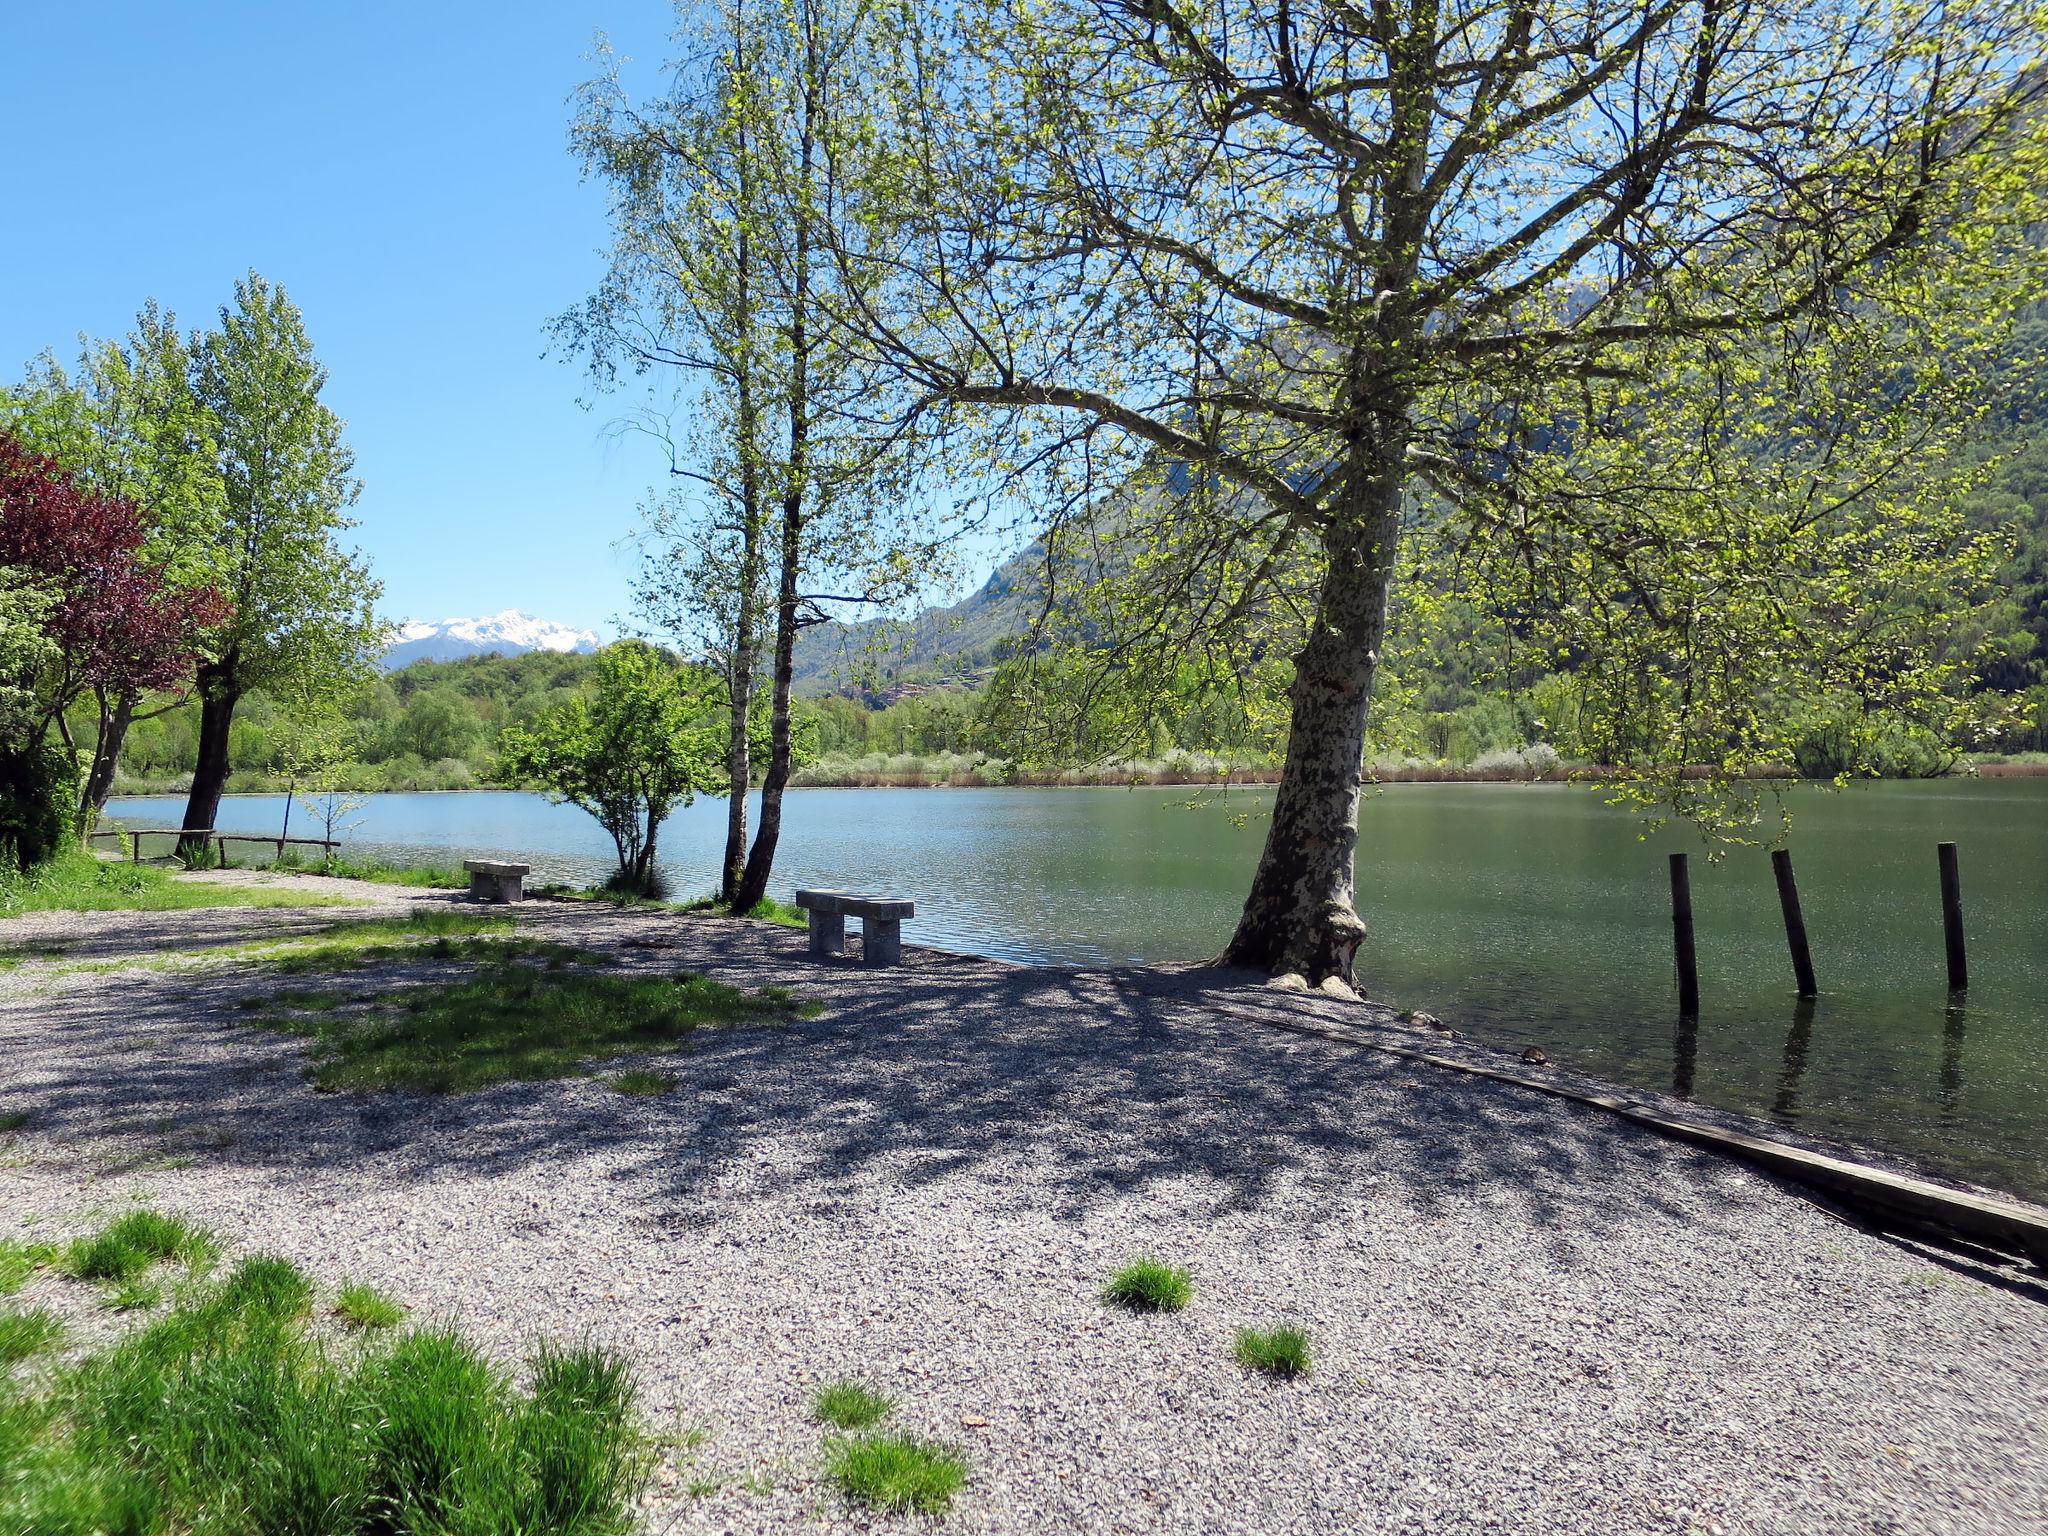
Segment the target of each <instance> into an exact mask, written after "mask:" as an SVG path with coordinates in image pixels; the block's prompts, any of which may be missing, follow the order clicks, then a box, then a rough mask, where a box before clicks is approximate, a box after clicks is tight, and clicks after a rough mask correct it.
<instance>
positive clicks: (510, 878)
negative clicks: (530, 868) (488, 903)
mask: <svg viewBox="0 0 2048 1536" xmlns="http://www.w3.org/2000/svg"><path fill="white" fill-rule="evenodd" d="M525 895H526V877H525V876H524V875H500V876H498V900H500V901H504V902H513V901H519V900H522V899H523V898H524V897H525Z"/></svg>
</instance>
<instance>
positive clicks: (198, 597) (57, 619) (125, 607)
mask: <svg viewBox="0 0 2048 1536" xmlns="http://www.w3.org/2000/svg"><path fill="white" fill-rule="evenodd" d="M148 536H149V517H148V514H147V513H146V512H145V511H144V510H143V509H142V508H140V507H137V506H136V505H135V504H134V503H133V502H129V501H124V500H121V499H119V498H116V497H109V496H100V495H96V494H94V493H93V492H92V491H90V490H88V489H86V488H84V487H83V486H81V485H79V484H78V482H77V481H76V480H75V479H74V478H73V477H72V476H71V475H70V474H69V473H68V472H67V471H66V470H65V469H64V467H63V466H62V465H61V464H59V463H58V462H57V461H56V460H55V459H53V458H50V457H49V456H47V455H45V454H40V453H36V452H33V451H32V450H30V449H29V448H27V447H25V446H24V445H23V444H22V443H21V442H19V441H18V440H16V439H15V438H13V437H10V436H8V435H6V434H5V433H0V566H12V567H14V568H16V569H17V570H20V571H23V572H26V573H27V574H28V575H29V576H30V577H31V579H33V580H34V581H36V582H37V583H38V584H39V585H41V586H43V587H45V588H46V589H48V590H49V592H50V594H51V596H52V598H53V600H54V601H53V606H52V608H51V610H50V615H49V619H48V628H49V638H50V639H51V640H52V641H53V642H54V643H55V645H56V647H57V658H58V659H57V661H56V662H55V663H54V664H53V665H52V666H51V667H50V668H49V670H48V673H47V675H46V676H45V677H44V678H42V679H41V680H39V683H38V686H37V689H36V694H37V699H36V702H37V710H38V713H37V718H36V722H35V726H34V731H33V738H32V740H31V741H28V742H24V743H12V744H10V745H16V746H21V747H32V746H34V745H36V744H37V743H39V742H41V741H43V740H45V739H47V737H48V735H49V733H50V731H51V730H52V729H53V728H54V729H55V730H56V731H57V733H58V734H59V735H60V736H61V737H62V739H63V741H64V744H65V746H66V747H67V748H70V747H73V746H74V743H73V742H72V739H71V730H70V726H69V723H68V722H67V721H66V719H65V711H66V710H67V709H68V708H69V707H70V706H71V705H72V704H73V703H74V702H75V701H76V700H77V699H78V697H79V696H80V695H81V694H82V693H84V692H85V691H87V690H88V689H102V690H107V691H119V690H121V689H124V688H132V689H135V690H137V691H144V690H167V689H176V688H180V687H182V686H183V685H185V684H186V683H187V682H188V681H189V680H190V678H191V676H192V669H193V666H194V661H195V657H194V645H195V642H196V640H197V638H198V635H199V632H200V631H201V630H202V629H204V628H206V627H207V626H209V625H213V624H217V623H219V622H221V620H222V619H224V618H225V617H226V614H227V606H228V605H227V601H226V599H225V598H223V597H222V595H221V594H220V593H219V592H218V591H216V590H214V589H213V588H211V587H204V588H198V589H192V588H184V587H176V586H171V585H169V584H167V583H166V582H165V581H164V579H163V574H162V573H161V572H160V571H158V570H157V569H156V568H155V567H153V566H152V565H150V564H149V563H148V562H147V561H146V560H145V559H144V558H143V554H142V550H143V545H144V543H145V541H146V540H147V538H148Z"/></svg>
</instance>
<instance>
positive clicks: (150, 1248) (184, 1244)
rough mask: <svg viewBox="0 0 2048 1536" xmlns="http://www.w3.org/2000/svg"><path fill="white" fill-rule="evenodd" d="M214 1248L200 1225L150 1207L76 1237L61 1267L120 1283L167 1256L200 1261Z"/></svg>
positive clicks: (78, 1276)
mask: <svg viewBox="0 0 2048 1536" xmlns="http://www.w3.org/2000/svg"><path fill="white" fill-rule="evenodd" d="M218 1251H219V1248H218V1245H217V1244H216V1243H215V1242H214V1239H213V1236H212V1234H211V1233H209V1232H207V1231H206V1230H205V1229H204V1228H201V1227H196V1226H193V1225H192V1224H191V1223H190V1222H186V1221H180V1220H179V1219H178V1218H176V1217H175V1216H164V1215H161V1214H159V1213H158V1212H156V1211H148V1210H142V1211H130V1212H129V1213H128V1214H127V1215H125V1216H122V1217H120V1218H118V1219H116V1220H115V1221H113V1222H111V1223H109V1224H108V1225H107V1226H105V1227H103V1228H101V1229H100V1230H99V1231H98V1232H96V1233H94V1234H93V1235H92V1236H91V1237H81V1238H79V1239H78V1240H77V1241H76V1242H74V1243H73V1244H72V1245H71V1247H70V1248H69V1249H68V1250H67V1251H66V1253H65V1255H64V1272H65V1273H66V1274H68V1275H70V1276H72V1277H73V1278H74V1279H78V1280H106V1281H111V1282H113V1283H115V1284H117V1285H125V1284H128V1283H130V1282H132V1281H135V1280H138V1279H139V1278H140V1277H141V1276H142V1275H143V1274H145V1273H146V1272H147V1271H148V1270H149V1269H150V1267H151V1266H152V1265H155V1264H159V1263H162V1262H164V1261H166V1260H169V1259H178V1260H181V1261H183V1262H184V1263H186V1264H191V1265H200V1264H204V1263H206V1262H207V1261H208V1260H210V1259H211V1258H212V1257H213V1256H214V1254H215V1253H217V1252H218Z"/></svg>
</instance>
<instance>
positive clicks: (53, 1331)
mask: <svg viewBox="0 0 2048 1536" xmlns="http://www.w3.org/2000/svg"><path fill="white" fill-rule="evenodd" d="M63 1337H64V1325H63V1324H62V1323H60V1322H58V1321H57V1318H56V1316H55V1315H54V1314H53V1313H51V1312H49V1311H46V1310H45V1309H44V1308H42V1307H33V1308H31V1309H30V1310H28V1311H26V1312H0V1369H11V1368H12V1367H14V1366H17V1365H19V1364H20V1363H21V1362H22V1361H24V1360H26V1359H28V1358H29V1357H30V1356H31V1355H39V1354H41V1353H42V1352H43V1351H44V1350H46V1349H50V1348H53V1347H54V1346H55V1345H56V1343H57V1341H58V1340H59V1339H61V1338H63ZM0 1465H4V1462H0Z"/></svg>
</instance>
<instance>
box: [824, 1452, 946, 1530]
mask: <svg viewBox="0 0 2048 1536" xmlns="http://www.w3.org/2000/svg"><path fill="white" fill-rule="evenodd" d="M825 1470H826V1472H827V1474H828V1475H829V1476H830V1477H831V1479H832V1481H833V1482H835V1483H837V1484H838V1485H839V1489H840V1491H841V1492H842V1493H844V1494H845V1495H846V1496H847V1497H848V1498H849V1499H852V1500H853V1501H854V1502H855V1503H859V1504H866V1505H869V1506H871V1507H873V1508H875V1509H882V1510H891V1511H914V1512H916V1513H918V1514H924V1515H940V1514H944V1513H945V1512H946V1510H947V1508H948V1507H949V1506H950V1505H951V1504H952V1502H953V1495H954V1494H956V1493H958V1492H959V1491H960V1485H961V1484H962V1483H964V1482H966V1481H967V1460H966V1458H965V1457H963V1456H962V1455H961V1454H960V1453H959V1452H958V1451H956V1450H954V1449H953V1448H952V1447H951V1446H946V1445H939V1444H937V1443H936V1442H934V1441H930V1440H919V1439H916V1438H915V1437H913V1436H910V1435H880V1434H874V1435H845V1436H840V1437H838V1438H835V1439H833V1440H830V1441H828V1442H827V1443H826V1446H825Z"/></svg>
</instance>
